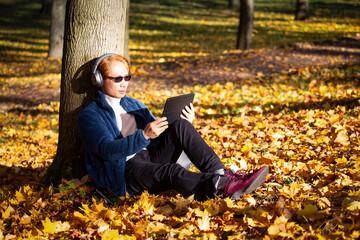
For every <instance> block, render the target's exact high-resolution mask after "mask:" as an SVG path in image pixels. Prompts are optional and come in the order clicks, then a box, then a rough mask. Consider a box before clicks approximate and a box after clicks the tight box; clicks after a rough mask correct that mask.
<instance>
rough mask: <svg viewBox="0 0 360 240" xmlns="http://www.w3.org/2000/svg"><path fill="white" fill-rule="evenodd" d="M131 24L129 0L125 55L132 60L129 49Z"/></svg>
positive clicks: (128, 2) (128, 1)
mask: <svg viewBox="0 0 360 240" xmlns="http://www.w3.org/2000/svg"><path fill="white" fill-rule="evenodd" d="M129 25H130V0H127V5H126V24H125V38H124V57H125V58H126V59H127V60H129V62H130V60H131V59H130V49H129V42H130V30H129V27H130V26H129Z"/></svg>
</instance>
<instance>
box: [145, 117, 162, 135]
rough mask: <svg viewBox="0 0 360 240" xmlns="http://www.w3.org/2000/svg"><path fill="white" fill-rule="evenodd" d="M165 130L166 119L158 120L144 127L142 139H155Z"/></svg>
mask: <svg viewBox="0 0 360 240" xmlns="http://www.w3.org/2000/svg"><path fill="white" fill-rule="evenodd" d="M167 128H168V122H167V121H166V117H162V118H159V119H157V120H155V121H153V122H151V123H148V125H146V127H145V129H144V130H143V133H144V137H145V138H146V139H148V140H149V139H154V138H157V137H158V136H159V135H160V134H161V133H163V132H164V131H165V130H166V129H167Z"/></svg>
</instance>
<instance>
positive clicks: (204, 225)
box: [196, 212, 210, 231]
mask: <svg viewBox="0 0 360 240" xmlns="http://www.w3.org/2000/svg"><path fill="white" fill-rule="evenodd" d="M196 225H197V226H198V227H199V229H200V230H201V231H208V230H210V217H209V215H208V214H207V213H206V212H203V214H202V217H201V218H198V219H196Z"/></svg>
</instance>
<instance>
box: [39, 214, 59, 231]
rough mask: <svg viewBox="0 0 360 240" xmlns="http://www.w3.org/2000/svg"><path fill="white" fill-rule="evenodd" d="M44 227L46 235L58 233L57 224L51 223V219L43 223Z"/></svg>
mask: <svg viewBox="0 0 360 240" xmlns="http://www.w3.org/2000/svg"><path fill="white" fill-rule="evenodd" d="M42 224H43V227H44V232H45V233H49V234H54V233H56V227H57V223H56V222H53V223H52V222H51V221H50V219H49V218H48V217H47V218H46V219H45V221H42Z"/></svg>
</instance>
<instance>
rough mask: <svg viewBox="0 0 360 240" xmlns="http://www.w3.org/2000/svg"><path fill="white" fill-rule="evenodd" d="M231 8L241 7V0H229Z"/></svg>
mask: <svg viewBox="0 0 360 240" xmlns="http://www.w3.org/2000/svg"><path fill="white" fill-rule="evenodd" d="M229 8H231V9H239V8H240V0H229Z"/></svg>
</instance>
